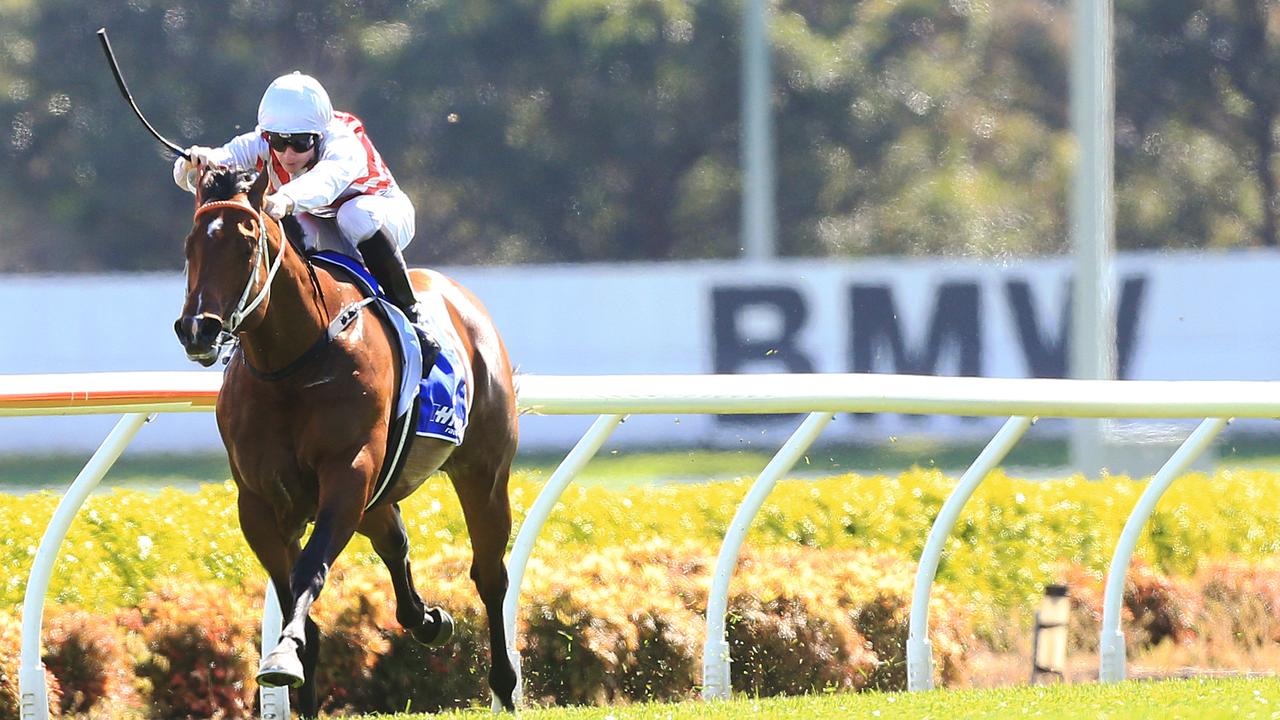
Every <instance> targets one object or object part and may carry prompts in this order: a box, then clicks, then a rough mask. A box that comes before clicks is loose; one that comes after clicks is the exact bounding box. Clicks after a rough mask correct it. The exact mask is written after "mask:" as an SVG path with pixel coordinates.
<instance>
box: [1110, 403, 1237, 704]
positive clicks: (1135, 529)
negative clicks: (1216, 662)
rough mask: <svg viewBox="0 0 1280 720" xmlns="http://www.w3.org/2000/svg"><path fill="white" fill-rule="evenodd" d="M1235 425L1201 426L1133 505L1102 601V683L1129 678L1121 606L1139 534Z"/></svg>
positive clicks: (1220, 421) (1217, 421) (1209, 422)
mask: <svg viewBox="0 0 1280 720" xmlns="http://www.w3.org/2000/svg"><path fill="white" fill-rule="evenodd" d="M1229 422H1231V420H1230V419H1229V418H1208V419H1206V420H1204V421H1202V422H1201V423H1200V425H1199V426H1198V427H1196V429H1195V430H1194V431H1192V433H1191V435H1190V436H1188V437H1187V439H1186V440H1184V441H1183V443H1182V445H1180V446H1178V449H1177V450H1176V451H1174V453H1173V455H1172V456H1171V457H1170V458H1169V459H1168V461H1166V462H1165V464H1164V465H1163V466H1162V467H1161V468H1160V471H1159V472H1157V473H1156V474H1155V476H1154V477H1153V478H1151V482H1150V483H1148V484H1147V488H1146V490H1143V491H1142V496H1141V497H1139V498H1138V502H1137V504H1135V505H1134V506H1133V512H1131V513H1129V519H1128V520H1126V521H1125V523H1124V530H1123V531H1122V532H1121V533H1120V541H1119V542H1117V543H1116V551H1115V554H1113V555H1112V556H1111V568H1110V569H1109V570H1108V571H1107V585H1106V588H1107V589H1106V593H1105V594H1104V595H1103V598H1102V637H1101V639H1100V644H1099V648H1100V650H1099V651H1100V653H1101V656H1102V657H1101V662H1100V664H1099V666H1098V681H1099V682H1118V681H1120V680H1123V679H1124V677H1125V662H1126V658H1125V649H1124V631H1123V630H1121V629H1120V604H1121V603H1122V602H1123V601H1124V580H1125V576H1126V575H1128V573H1129V561H1130V560H1131V559H1132V558H1133V549H1134V547H1136V546H1137V544H1138V534H1139V533H1141V532H1142V528H1143V527H1144V526H1145V525H1146V524H1147V520H1148V519H1149V518H1150V517H1151V513H1152V512H1154V511H1155V509H1156V503H1157V502H1159V501H1160V497H1161V496H1162V495H1164V493H1165V491H1166V490H1168V489H1169V486H1170V485H1171V484H1172V483H1173V481H1174V480H1175V479H1177V477H1178V476H1179V475H1181V474H1182V473H1183V472H1184V471H1186V469H1187V467H1188V466H1189V465H1191V463H1193V462H1195V459H1196V458H1197V457H1199V456H1200V454H1201V453H1203V452H1204V451H1205V448H1207V447H1209V445H1210V444H1211V443H1212V442H1213V439H1214V438H1215V437H1217V436H1218V433H1220V432H1222V429H1223V428H1225V427H1226V426H1227V423H1229Z"/></svg>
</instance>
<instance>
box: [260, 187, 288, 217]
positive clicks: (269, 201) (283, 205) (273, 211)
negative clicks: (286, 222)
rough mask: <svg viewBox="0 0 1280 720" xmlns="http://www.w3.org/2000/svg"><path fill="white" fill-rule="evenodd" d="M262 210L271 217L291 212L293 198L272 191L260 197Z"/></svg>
mask: <svg viewBox="0 0 1280 720" xmlns="http://www.w3.org/2000/svg"><path fill="white" fill-rule="evenodd" d="M262 210H263V212H265V213H266V214H268V215H270V216H271V217H273V218H275V219H276V220H279V219H280V218H282V217H284V216H285V215H288V214H289V213H291V212H293V200H292V199H290V198H289V197H288V196H287V195H281V194H280V193H273V194H271V195H268V196H266V197H264V198H262Z"/></svg>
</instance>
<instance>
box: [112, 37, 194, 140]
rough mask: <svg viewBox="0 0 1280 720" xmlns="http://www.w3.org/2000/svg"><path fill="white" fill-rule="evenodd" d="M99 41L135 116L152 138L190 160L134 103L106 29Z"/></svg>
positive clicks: (122, 93) (121, 91)
mask: <svg viewBox="0 0 1280 720" xmlns="http://www.w3.org/2000/svg"><path fill="white" fill-rule="evenodd" d="M98 40H100V41H101V42H102V52H104V53H106V54H107V62H108V63H110V64H111V74H112V75H115V76H116V85H117V86H118V87H119V88H120V94H121V95H123V96H124V99H125V102H127V103H129V107H131V108H133V114H134V115H137V116H138V119H139V120H141V121H142V124H143V125H145V126H146V127H147V130H148V131H150V132H151V135H152V137H154V138H155V139H157V140H159V141H160V143H161V144H162V145H164V146H165V147H167V148H169V151H170V152H172V153H173V154H175V155H177V156H179V157H181V158H183V159H186V160H190V159H191V156H189V155H187V151H186V150H183V149H182V148H180V147H178V146H177V144H175V143H173V142H172V141H170V140H166V139H165V137H164V136H163V135H161V134H160V133H158V132H156V129H155V128H153V127H151V123H149V122H147V119H146V118H145V117H143V116H142V111H141V110H139V109H138V103H136V102H134V101H133V95H130V94H129V87H128V86H127V85H125V84H124V76H123V75H121V74H120V65H119V64H117V63H116V55H115V53H113V52H111V41H110V40H108V39H107V29H106V28H99V29H98Z"/></svg>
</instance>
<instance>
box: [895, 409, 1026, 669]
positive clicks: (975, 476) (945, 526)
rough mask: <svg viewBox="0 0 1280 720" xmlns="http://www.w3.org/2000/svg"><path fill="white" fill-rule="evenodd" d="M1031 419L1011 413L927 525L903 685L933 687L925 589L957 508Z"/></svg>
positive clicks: (952, 524) (929, 583)
mask: <svg viewBox="0 0 1280 720" xmlns="http://www.w3.org/2000/svg"><path fill="white" fill-rule="evenodd" d="M1033 422H1035V420H1034V419H1033V418H1030V417H1021V416H1015V417H1011V418H1009V419H1008V420H1006V421H1005V424H1004V427H1002V428H1000V432H998V433H996V436H995V437H993V438H992V439H991V442H989V443H987V446H986V447H985V448H983V450H982V452H981V453H980V454H979V455H978V458H977V459H976V460H974V461H973V464H972V465H970V466H969V469H968V470H966V471H965V473H964V475H962V476H961V477H960V482H959V484H957V485H956V489H955V490H952V491H951V495H950V496H949V497H948V498H947V501H946V502H944V503H943V504H942V510H940V511H939V512H938V517H936V518H934V520H933V527H931V528H929V539H928V540H927V541H926V542H925V546H924V552H922V553H921V554H920V567H919V568H917V570H916V585H915V592H914V593H913V594H912V596H911V624H910V627H909V629H908V634H907V689H908V690H928V689H930V688H932V687H933V649H932V648H931V647H930V646H929V593H930V591H931V589H932V587H933V578H934V576H935V575H936V574H937V572H938V560H939V559H940V558H941V557H942V546H943V545H944V544H945V543H946V542H947V536H948V535H950V534H951V528H953V527H955V524H956V519H957V518H958V517H959V516H960V510H961V508H963V507H964V504H965V503H966V502H968V501H969V498H970V497H971V496H972V495H973V491H974V490H977V489H978V484H979V483H981V482H982V481H983V480H984V479H985V478H986V477H987V473H989V472H991V470H992V468H994V467H995V466H996V465H999V464H1000V461H1001V460H1003V459H1004V456H1005V455H1007V454H1009V450H1011V449H1012V448H1013V446H1014V445H1016V444H1017V443H1018V440H1019V439H1021V438H1022V435H1023V434H1024V433H1025V432H1026V431H1027V428H1029V427H1031V424H1032V423H1033Z"/></svg>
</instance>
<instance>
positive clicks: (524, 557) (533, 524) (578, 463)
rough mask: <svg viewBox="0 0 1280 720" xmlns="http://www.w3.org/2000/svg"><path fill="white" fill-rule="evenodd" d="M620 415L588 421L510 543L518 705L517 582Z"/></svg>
mask: <svg viewBox="0 0 1280 720" xmlns="http://www.w3.org/2000/svg"><path fill="white" fill-rule="evenodd" d="M623 417H624V416H622V415H601V416H600V417H598V418H596V421H595V422H594V423H592V424H591V427H590V428H589V429H588V430H587V432H586V434H585V435H583V436H582V438H581V439H579V440H578V444H576V445H574V446H573V449H572V450H570V451H569V454H568V455H566V456H565V458H564V460H561V461H560V465H559V466H557V467H556V470H555V472H553V473H552V474H551V477H550V478H549V479H548V480H547V484H546V485H543V486H542V490H541V491H540V492H539V493H538V498H537V499H536V500H534V501H533V506H532V507H530V508H529V512H528V513H527V514H526V515H525V516H524V520H523V521H522V522H521V523H520V532H519V533H517V534H516V542H515V544H514V545H513V546H512V547H511V558H510V559H509V560H508V561H507V595H506V597H504V598H503V599H502V624H503V627H504V628H505V630H506V633H507V657H508V658H510V660H511V667H512V668H514V669H515V671H516V690H515V693H514V698H513V699H514V701H515V703H516V705H517V706H519V705H520V701H521V699H522V697H523V694H524V676H523V675H522V674H521V672H520V650H519V648H517V647H516V607H517V605H518V604H519V602H520V584H521V583H522V582H524V570H525V567H526V566H527V565H528V564H529V556H530V555H531V554H533V547H534V545H536V544H537V543H538V533H539V532H541V531H542V526H543V525H545V524H546V522H547V517H548V516H550V515H551V510H552V508H554V507H555V506H556V501H558V500H559V499H560V496H561V495H563V494H564V490H565V488H566V487H568V486H569V482H570V481H572V480H573V478H574V477H576V476H577V474H578V473H579V472H581V471H582V468H583V467H585V466H586V464H587V463H588V462H590V461H591V458H593V457H595V454H596V453H597V452H599V451H600V447H601V446H602V445H604V441H605V440H608V439H609V436H610V435H612V434H613V431H614V430H615V429H616V428H617V427H618V423H620V422H622V419H623ZM493 710H494V711H495V712H496V711H500V710H502V705H501V703H499V702H498V698H496V697H495V698H493Z"/></svg>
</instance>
